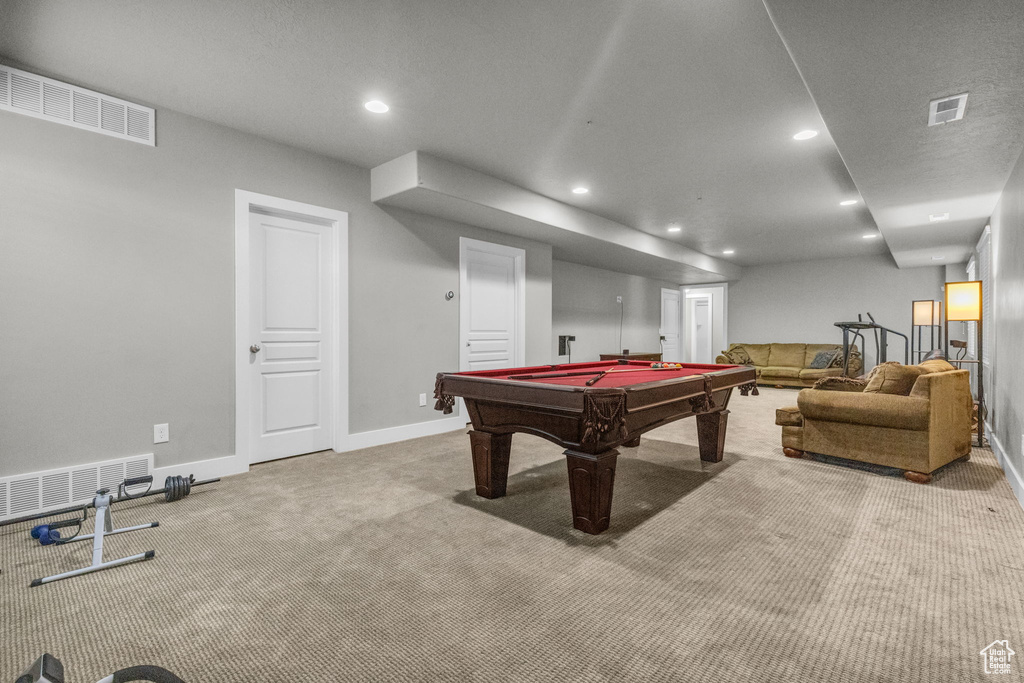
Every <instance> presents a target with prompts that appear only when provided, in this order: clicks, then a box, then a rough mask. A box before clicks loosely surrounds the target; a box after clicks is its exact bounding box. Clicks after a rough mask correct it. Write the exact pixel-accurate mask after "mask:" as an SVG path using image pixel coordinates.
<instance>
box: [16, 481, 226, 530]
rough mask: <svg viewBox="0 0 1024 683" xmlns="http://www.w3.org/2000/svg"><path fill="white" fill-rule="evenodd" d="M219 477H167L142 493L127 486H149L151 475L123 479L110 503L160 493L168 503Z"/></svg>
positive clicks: (79, 507) (49, 514)
mask: <svg viewBox="0 0 1024 683" xmlns="http://www.w3.org/2000/svg"><path fill="white" fill-rule="evenodd" d="M218 481H220V479H206V480H204V481H196V480H195V477H193V476H192V475H191V474H190V475H188V477H187V478H186V477H179V476H174V477H167V478H166V479H164V487H163V488H162V489H157V490H155V491H153V490H152V488H149V489H146V490H145V491H143V492H142V493H129V492H128V488H130V487H133V486H141V485H142V484H149V485H150V487H152V485H153V476H152V475H147V476H144V477H134V478H132V479H125V480H124V481H122V482H121V483H120V484H118V487H117V490H118V496H117V498H115V499H114V500H112V501H111V502H112V503H120V502H123V501H126V500H136V499H138V498H147V497H149V496H159V495H160V494H161V493H162V494H163V496H164V500H165V501H166V502H168V503H173V502H175V501H178V500H181V499H182V498H184V497H186V496H187V495H188V494H190V493H191V492H192V489H193V488H195V487H196V486H205V485H206V484H215V483H217V482H218ZM90 507H92V503H87V504H85V505H74V506H72V507H66V508H61V509H59V510H50V511H49V512H41V513H39V514H34V515H25V516H24V517H15V518H14V519H7V520H3V521H0V527H3V526H8V525H11V524H20V523H22V522H32V521H34V520H37V519H46V518H47V517H56V516H58V515H68V514H71V513H72V512H82V511H83V510H87V509H88V508H90Z"/></svg>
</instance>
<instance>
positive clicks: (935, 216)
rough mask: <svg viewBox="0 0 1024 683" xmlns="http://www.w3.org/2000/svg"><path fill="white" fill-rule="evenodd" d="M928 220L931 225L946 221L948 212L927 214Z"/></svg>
mask: <svg viewBox="0 0 1024 683" xmlns="http://www.w3.org/2000/svg"><path fill="white" fill-rule="evenodd" d="M928 220H929V221H931V222H932V223H938V222H939V221H948V220H949V212H946V213H930V214H928Z"/></svg>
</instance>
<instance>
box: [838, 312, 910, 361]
mask: <svg viewBox="0 0 1024 683" xmlns="http://www.w3.org/2000/svg"><path fill="white" fill-rule="evenodd" d="M867 316H868V320H870V321H871V322H865V320H864V318H863V316H861V314H860V313H858V314H857V320H855V321H850V322H840V323H834V325H835V326H836V327H838V328H840V329H841V330H842V331H843V375H846V374H847V373H848V372H849V370H850V336H851V335H850V333H851V332H852V333H853V341H854V342H856V341H857V338H858V337H859V338H860V348H861V353H866V352H867V349H865V348H864V334H863V333H862V332H861V331H862V330H872V331H873V332H874V335H875V359H876V361H877V364H878V365H881V364H882V363H884V362H885V361H886V359H887V358H888V355H889V335H890V334H895V335H897V336H899V337H903V364H904V365H909V364H910V337H908V336H907V335H905V334H903V333H902V332H897V331H896V330H890V329H889V328H888V327H882V326H881V325H879V324H878V323H876V322H875V318H874V316H872V315H871V313H870V312H868V314H867ZM866 367H867V366H866V364H865V369H866Z"/></svg>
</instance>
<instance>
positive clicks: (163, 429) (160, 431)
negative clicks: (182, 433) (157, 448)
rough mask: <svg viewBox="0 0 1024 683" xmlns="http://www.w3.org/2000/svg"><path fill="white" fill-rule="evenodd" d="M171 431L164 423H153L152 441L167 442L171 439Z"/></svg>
mask: <svg viewBox="0 0 1024 683" xmlns="http://www.w3.org/2000/svg"><path fill="white" fill-rule="evenodd" d="M170 435H171V431H170V429H169V428H168V426H167V425H166V424H162V425H153V443H167V442H168V441H170V439H171V436H170Z"/></svg>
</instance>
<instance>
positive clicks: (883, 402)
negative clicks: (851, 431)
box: [796, 389, 930, 449]
mask: <svg viewBox="0 0 1024 683" xmlns="http://www.w3.org/2000/svg"><path fill="white" fill-rule="evenodd" d="M796 401H797V404H798V405H799V406H800V414H801V415H803V416H804V422H805V423H806V422H807V421H809V420H821V421H823V422H845V423H847V424H860V425H870V426H873V427H892V428H894V429H909V430H912V431H916V432H924V431H927V430H928V420H929V406H930V402H929V400H928V399H926V398H917V397H914V396H893V395H890V394H865V393H863V392H859V391H858V392H850V391H819V390H817V389H804V390H803V391H801V392H800V393H799V394H797V397H796ZM884 447H885V445H884V444H879V448H880V449H881V448H884Z"/></svg>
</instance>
